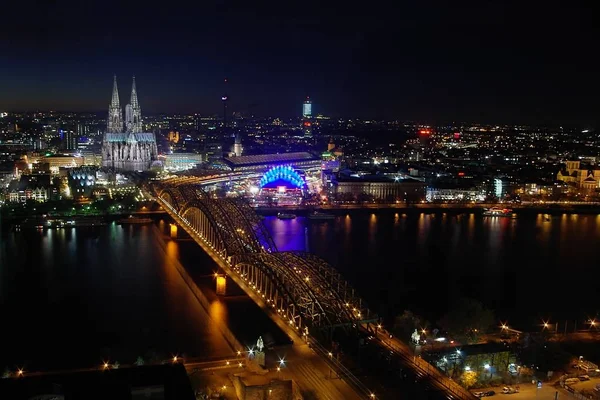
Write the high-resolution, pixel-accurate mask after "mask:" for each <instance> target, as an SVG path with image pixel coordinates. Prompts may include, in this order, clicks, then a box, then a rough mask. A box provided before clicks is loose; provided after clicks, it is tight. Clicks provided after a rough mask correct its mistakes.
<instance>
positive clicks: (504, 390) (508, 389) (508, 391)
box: [502, 386, 519, 394]
mask: <svg viewBox="0 0 600 400" xmlns="http://www.w3.org/2000/svg"><path fill="white" fill-rule="evenodd" d="M518 392H519V391H518V390H517V389H515V388H514V387H510V386H504V387H503V388H502V393H504V394H513V393H518Z"/></svg>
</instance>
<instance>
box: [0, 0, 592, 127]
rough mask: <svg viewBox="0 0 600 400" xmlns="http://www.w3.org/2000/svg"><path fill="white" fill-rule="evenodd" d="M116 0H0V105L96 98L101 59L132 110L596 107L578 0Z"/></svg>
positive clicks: (67, 105)
mask: <svg viewBox="0 0 600 400" xmlns="http://www.w3.org/2000/svg"><path fill="white" fill-rule="evenodd" d="M125 3H126V2H111V1H104V2H85V1H79V2H62V1H61V2H57V1H49V0H46V1H39V2H30V1H11V2H7V4H4V5H3V7H4V8H3V10H2V18H1V19H0V109H3V110H34V109H42V110H48V109H53V110H73V111H102V110H104V109H106V108H107V106H108V103H109V101H110V91H111V85H112V75H113V73H114V74H117V76H118V79H119V85H120V86H119V87H120V90H121V94H122V96H121V101H122V102H123V103H124V102H126V101H127V100H128V96H129V91H130V85H131V76H132V75H134V74H135V75H136V79H137V83H138V92H139V96H140V102H141V106H142V111H143V112H147V113H148V112H152V113H156V112H198V113H201V114H211V113H217V112H221V104H220V97H221V95H222V93H223V92H224V91H225V90H226V91H227V93H228V94H229V96H230V99H231V101H230V104H231V106H230V109H231V110H232V111H242V112H248V113H252V114H255V115H261V116H268V115H278V116H283V117H291V116H299V115H300V113H301V102H302V101H303V99H304V97H305V96H307V95H310V97H311V98H312V99H313V102H314V106H313V107H314V112H316V113H323V114H327V115H332V116H340V117H369V118H371V117H373V118H390V119H391V118H401V119H413V120H423V121H429V122H441V121H473V122H490V123H504V122H506V123H510V122H524V123H547V124H563V123H565V124H569V123H576V124H583V125H585V124H596V123H597V122H598V121H599V120H600V118H599V114H600V112H599V111H600V101H599V100H598V99H599V90H598V89H599V88H600V85H599V80H600V79H599V76H600V74H599V73H598V63H597V62H596V59H597V53H598V51H599V49H598V44H597V38H596V37H600V35H598V33H599V32H598V30H599V29H598V26H597V25H598V24H596V26H594V21H593V20H592V18H593V15H594V8H592V7H591V4H592V3H591V2H589V3H583V2H581V3H580V2H577V1H569V2H562V3H563V4H562V5H561V6H559V5H558V3H555V2H552V1H545V2H535V1H532V2H529V1H520V2H510V3H511V5H505V4H501V3H505V2H504V1H501V0H498V1H494V2H491V1H484V0H481V1H477V2H460V1H445V2H429V1H419V2H404V1H399V0H398V1H394V2H389V3H390V4H392V3H393V4H395V3H400V4H397V5H389V6H386V5H378V3H379V2H374V1H361V2H343V3H342V2H337V1H336V2H325V1H323V3H328V4H330V5H327V6H324V5H322V4H319V3H318V2H311V1H294V2H293V3H294V4H295V5H294V6H291V5H289V4H286V3H288V2H286V1H280V2H277V3H269V4H268V5H267V3H266V2H260V3H261V4H262V5H260V6H256V5H255V4H253V3H254V2H250V1H247V2H241V3H239V5H232V4H233V3H230V2H221V3H217V4H212V5H209V3H208V2H203V1H196V2H195V3H191V2H189V3H188V2H186V3H177V2H173V1H165V0H162V1H160V2H159V1H147V2H143V3H141V2H140V3H137V4H136V5H135V6H133V5H126V4H125ZM355 3H356V4H355ZM386 3H387V2H386ZM386 3H384V2H382V4H386ZM404 3H415V4H412V5H408V4H404ZM416 3H418V5H416ZM525 3H526V4H525ZM190 4H196V5H193V6H190ZM353 4H355V5H353ZM225 77H227V78H228V79H229V82H228V84H227V85H228V87H227V89H225V88H224V83H223V79H224V78H225Z"/></svg>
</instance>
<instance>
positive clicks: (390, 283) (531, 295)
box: [265, 211, 600, 329]
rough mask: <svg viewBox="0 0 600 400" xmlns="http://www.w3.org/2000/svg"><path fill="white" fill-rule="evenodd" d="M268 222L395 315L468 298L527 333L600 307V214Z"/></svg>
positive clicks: (283, 239) (432, 312) (435, 310)
mask: <svg viewBox="0 0 600 400" xmlns="http://www.w3.org/2000/svg"><path fill="white" fill-rule="evenodd" d="M265 223H266V225H267V226H268V227H269V229H270V230H271V231H272V233H273V237H274V239H275V242H276V244H277V246H278V248H279V249H280V250H307V249H308V250H310V251H312V252H314V253H316V254H318V255H319V256H321V257H322V258H324V259H325V260H327V261H329V262H330V263H331V264H333V265H334V266H336V268H338V269H339V270H340V271H341V272H342V274H343V275H344V276H345V277H346V278H347V279H348V280H349V281H350V282H351V283H352V284H353V285H354V286H355V287H356V288H357V289H358V290H359V293H361V294H362V295H363V297H364V298H365V299H366V300H367V302H368V303H369V304H370V305H371V306H372V308H373V309H375V310H379V311H380V312H381V314H382V315H384V316H386V317H388V318H389V317H392V316H393V315H396V314H398V313H401V312H402V311H403V310H404V309H410V310H414V311H416V312H419V313H421V314H423V315H425V316H427V318H428V319H430V320H433V321H436V320H437V319H438V318H439V317H440V316H441V315H442V314H443V313H444V312H445V311H446V309H447V305H448V304H449V303H450V302H451V301H452V300H453V299H454V298H457V297H459V296H461V295H464V296H470V297H474V298H476V299H479V300H481V301H482V302H483V303H484V304H486V305H487V306H489V307H491V308H493V309H495V310H496V314H497V316H498V319H499V320H500V319H502V320H508V321H509V323H510V324H511V325H514V326H519V327H522V328H523V329H535V328H534V326H535V325H539V324H540V322H541V319H542V318H543V319H544V320H548V319H549V320H551V321H553V322H560V323H561V324H563V323H564V321H565V320H566V319H569V320H571V321H574V320H575V319H577V320H580V321H581V322H583V320H584V319H585V318H586V317H588V316H589V315H591V316H593V315H595V314H596V312H597V311H598V310H599V309H600V302H599V301H598V293H599V292H598V289H597V287H598V283H597V280H596V275H597V274H595V271H596V269H598V267H599V266H600V246H599V243H600V215H568V214H562V215H558V216H546V215H544V214H538V215H519V217H518V218H517V219H510V218H498V217H496V218H486V217H482V216H481V215H475V214H461V215H452V214H449V213H434V214H425V213H408V214H403V213H395V212H388V211H385V212H384V211H382V212H377V213H366V212H362V213H361V212H355V213H351V214H348V215H340V216H338V217H337V218H336V220H335V221H329V222H326V221H323V222H316V221H311V220H307V219H305V218H301V217H299V218H297V219H295V220H279V219H277V218H276V217H267V218H266V219H265Z"/></svg>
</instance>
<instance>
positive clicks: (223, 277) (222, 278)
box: [215, 273, 227, 296]
mask: <svg viewBox="0 0 600 400" xmlns="http://www.w3.org/2000/svg"><path fill="white" fill-rule="evenodd" d="M215 278H216V279H215V281H216V283H217V288H216V293H217V295H218V296H225V295H226V294H227V274H217V273H215Z"/></svg>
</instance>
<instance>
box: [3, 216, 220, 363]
mask: <svg viewBox="0 0 600 400" xmlns="http://www.w3.org/2000/svg"><path fill="white" fill-rule="evenodd" d="M1 235H2V236H1V237H0V315H1V316H2V338H3V342H4V345H3V350H2V352H1V353H0V368H3V367H10V368H12V367H15V366H21V367H22V366H25V367H26V368H27V369H28V370H30V371H31V370H44V369H48V368H52V369H57V368H62V367H67V368H75V367H91V366H93V365H99V364H100V363H101V361H102V360H103V359H110V360H112V361H115V358H117V360H116V361H119V362H120V363H122V364H123V363H133V362H134V361H135V360H136V358H137V357H139V356H141V357H143V358H145V359H146V360H150V359H152V358H156V359H160V358H168V357H170V356H171V355H172V354H180V355H183V354H184V353H185V354H187V355H190V356H208V357H211V356H227V355H230V354H231V350H230V349H229V346H228V345H227V343H226V342H225V341H224V339H223V338H222V336H221V335H220V334H219V332H218V331H217V330H216V328H215V327H214V326H212V325H211V324H210V323H209V319H208V318H207V317H206V314H205V313H204V312H203V310H202V308H201V307H200V305H199V304H198V302H197V301H196V299H195V298H194V296H193V295H192V293H191V292H190V291H189V290H188V288H187V286H186V285H185V283H184V282H183V281H182V279H181V277H180V276H179V274H178V272H177V271H176V270H175V267H174V265H173V262H176V261H177V258H173V255H174V254H175V253H174V249H171V250H173V251H170V250H169V247H168V246H169V244H168V243H167V247H166V248H165V250H163V248H162V247H161V246H159V245H158V243H157V235H156V232H155V228H154V227H153V226H118V225H115V224H111V225H108V226H104V227H95V228H71V229H61V230H47V231H35V230H30V231H25V230H24V231H21V232H2V233H1ZM171 246H173V245H171ZM169 253H173V254H169ZM14 364H18V365H14Z"/></svg>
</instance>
